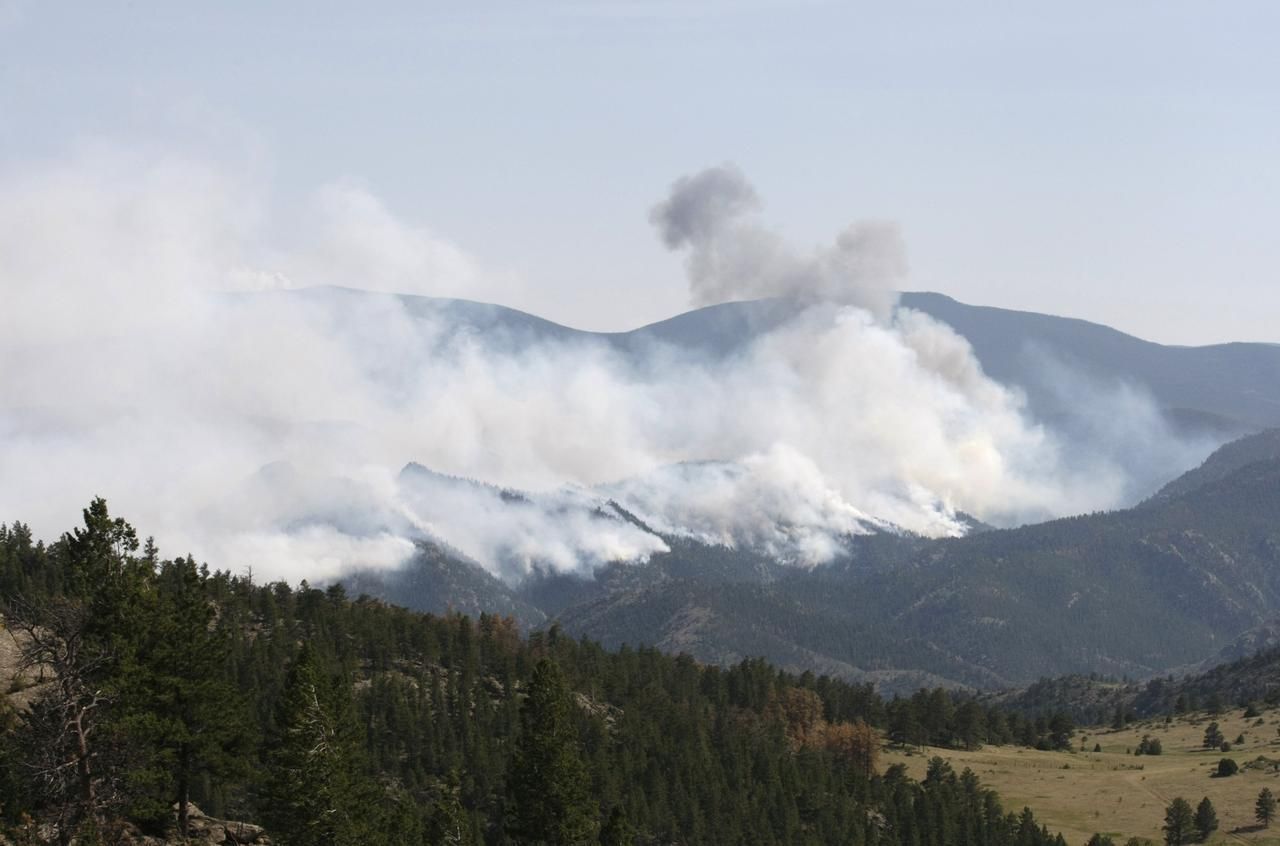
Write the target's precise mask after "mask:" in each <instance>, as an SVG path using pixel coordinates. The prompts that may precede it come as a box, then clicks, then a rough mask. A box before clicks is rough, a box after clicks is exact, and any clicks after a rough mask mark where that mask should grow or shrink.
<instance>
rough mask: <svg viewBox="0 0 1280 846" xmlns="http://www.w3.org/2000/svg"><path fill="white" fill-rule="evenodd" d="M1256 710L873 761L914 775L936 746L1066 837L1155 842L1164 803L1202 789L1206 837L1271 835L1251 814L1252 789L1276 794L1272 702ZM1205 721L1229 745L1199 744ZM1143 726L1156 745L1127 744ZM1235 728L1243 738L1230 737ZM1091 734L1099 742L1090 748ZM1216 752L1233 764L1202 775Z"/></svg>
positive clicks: (1259, 840) (1278, 751)
mask: <svg viewBox="0 0 1280 846" xmlns="http://www.w3.org/2000/svg"><path fill="white" fill-rule="evenodd" d="M1261 720H1262V724H1261V725H1257V724H1256V723H1257V722H1258V719H1257V718H1252V719H1245V717H1244V716H1243V709H1239V708H1236V709H1232V710H1231V711H1228V712H1224V713H1222V714H1220V715H1218V716H1217V717H1209V716H1207V715H1204V714H1196V715H1191V716H1188V717H1180V718H1176V719H1175V720H1174V721H1173V722H1172V723H1170V724H1166V723H1165V722H1164V720H1163V719H1160V720H1152V721H1147V722H1143V723H1137V724H1134V725H1131V726H1129V727H1128V728H1126V729H1123V730H1121V731H1111V730H1104V731H1098V730H1089V729H1085V730H1082V731H1081V732H1080V733H1079V734H1077V736H1076V751H1074V752H1039V751H1036V750H1034V749H1019V748H1014V747H994V746H992V747H986V748H983V749H980V750H978V751H975V752H964V751H955V750H949V749H935V748H932V747H926V748H925V749H923V750H912V751H904V750H899V749H889V750H886V752H885V755H884V757H883V759H882V766H887V765H889V764H894V763H902V764H905V765H906V766H907V768H908V770H909V771H910V773H911V774H912V775H913V776H915V777H917V778H919V777H923V776H924V771H925V767H926V765H927V763H928V760H929V758H931V757H933V756H934V755H937V756H939V757H942V758H945V759H947V760H948V761H949V762H950V763H951V765H952V766H953V767H954V768H955V769H956V772H960V771H961V770H963V769H964V768H965V767H969V768H970V769H972V770H973V771H974V772H975V773H976V774H977V775H978V777H979V778H981V779H982V781H983V782H984V783H985V784H987V785H989V786H990V787H992V788H994V789H995V790H996V791H998V792H999V793H1000V795H1001V797H1002V798H1003V799H1004V803H1005V806H1006V810H1014V811H1016V810H1020V809H1021V808H1022V807H1023V806H1024V805H1025V806H1028V807H1030V808H1031V809H1032V810H1033V811H1034V812H1035V814H1036V818H1037V819H1039V820H1042V821H1043V822H1044V823H1046V824H1047V825H1048V826H1049V828H1050V829H1052V830H1055V831H1060V832H1062V834H1063V835H1064V836H1065V837H1066V839H1067V842H1068V843H1071V844H1073V846H1074V844H1083V843H1084V842H1085V841H1086V840H1088V839H1089V837H1090V835H1092V834H1093V833H1094V832H1103V833H1107V834H1111V835H1113V836H1115V835H1122V836H1123V837H1124V838H1127V837H1131V836H1134V835H1137V836H1139V837H1149V838H1151V839H1152V840H1154V841H1156V842H1157V843H1163V842H1164V841H1163V837H1162V834H1161V831H1160V826H1161V825H1163V823H1164V809H1165V807H1166V806H1167V805H1168V804H1169V802H1170V801H1171V800H1172V799H1173V798H1174V797H1176V796H1181V797H1183V798H1184V799H1186V800H1187V801H1188V802H1190V803H1191V805H1192V807H1195V805H1196V804H1197V803H1199V801H1200V799H1201V798H1202V797H1205V796H1208V797H1209V799H1210V801H1212V802H1213V805H1214V807H1215V808H1216V809H1217V812H1218V823H1219V826H1220V830H1219V832H1218V834H1217V835H1215V836H1214V838H1213V839H1212V840H1211V841H1210V842H1211V843H1255V844H1280V821H1278V822H1273V823H1272V827H1271V828H1270V829H1269V830H1260V829H1258V828H1257V827H1256V825H1255V823H1254V817H1253V813H1254V801H1255V800H1256V799H1257V796H1258V791H1260V790H1261V789H1262V788H1264V787H1270V788H1271V791H1272V792H1273V793H1275V794H1276V795H1277V796H1280V770H1277V766H1278V765H1280V734H1278V733H1277V732H1278V730H1280V712H1278V711H1274V710H1272V711H1265V712H1263V714H1262V717H1261ZM1214 721H1216V722H1217V723H1218V725H1219V726H1220V727H1221V731H1222V733H1223V735H1225V736H1226V738H1227V740H1228V741H1230V742H1231V743H1232V749H1231V751H1230V752H1227V753H1223V752H1221V751H1217V750H1212V751H1211V750H1206V749H1204V748H1203V746H1202V743H1203V739H1204V730H1205V727H1206V726H1208V725H1209V723H1210V722H1214ZM1144 734H1149V735H1151V736H1152V737H1153V738H1158V739H1159V740H1160V742H1161V745H1162V746H1163V754H1161V755H1141V756H1134V755H1131V754H1129V752H1128V750H1131V749H1136V748H1137V747H1138V743H1139V742H1140V741H1141V739H1142V736H1143V735H1144ZM1240 734H1244V735H1245V741H1244V742H1243V743H1241V744H1236V743H1235V742H1234V741H1235V739H1236V738H1237V737H1238V736H1239V735H1240ZM1095 744H1098V745H1100V746H1101V747H1102V751H1101V752H1093V751H1092V750H1093V748H1094V745H1095ZM1224 757H1229V758H1234V759H1235V761H1236V762H1237V763H1238V764H1239V765H1240V768H1241V769H1240V773H1239V774H1238V775H1235V776H1232V777H1230V778H1214V777H1212V774H1213V773H1214V772H1215V771H1216V770H1217V766H1218V761H1219V760H1220V759H1222V758H1224ZM1259 759H1263V760H1259ZM1255 762H1256V763H1255ZM1121 842H1122V841H1121Z"/></svg>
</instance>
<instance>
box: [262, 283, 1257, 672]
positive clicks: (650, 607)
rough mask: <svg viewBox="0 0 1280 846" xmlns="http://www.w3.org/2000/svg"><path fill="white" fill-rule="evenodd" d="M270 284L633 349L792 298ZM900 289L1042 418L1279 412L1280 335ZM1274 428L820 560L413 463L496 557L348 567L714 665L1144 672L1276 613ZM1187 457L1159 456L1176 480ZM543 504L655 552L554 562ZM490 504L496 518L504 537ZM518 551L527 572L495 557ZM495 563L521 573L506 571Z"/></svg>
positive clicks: (688, 339)
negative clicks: (413, 291)
mask: <svg viewBox="0 0 1280 846" xmlns="http://www.w3.org/2000/svg"><path fill="white" fill-rule="evenodd" d="M279 296H287V297H302V298H305V299H307V300H309V301H311V302H313V303H316V304H319V305H320V307H321V308H323V309H327V310H328V312H329V313H330V314H331V315H332V319H334V320H341V319H343V317H344V315H345V314H346V313H347V312H350V311H352V310H354V309H365V310H372V313H373V314H374V315H375V316H376V313H377V309H378V308H379V307H381V305H386V304H393V305H394V304H397V303H398V304H403V306H404V309H405V312H404V313H407V314H409V315H410V317H411V319H417V320H421V321H423V324H422V335H423V337H424V339H427V340H425V341H424V343H447V342H448V340H447V339H448V338H457V337H466V338H467V339H469V341H473V342H474V343H477V344H481V345H484V346H486V347H493V348H504V349H514V350H518V349H520V348H523V347H527V346H528V345H533V344H538V343H543V342H547V341H555V342H557V343H565V344H574V343H584V344H605V345H608V346H610V347H611V348H613V349H615V350H618V351H620V352H623V353H625V354H635V355H638V356H639V355H643V351H644V350H645V349H647V348H650V347H652V346H653V345H655V344H668V345H675V346H678V347H684V348H695V349H697V350H698V351H700V352H701V353H703V354H706V355H716V356H720V355H732V354H733V353H734V351H735V350H737V349H739V348H741V346H742V345H743V344H744V343H747V342H749V341H750V339H751V338H752V337H754V336H755V335H756V334H758V333H760V332H764V331H767V329H768V328H769V327H771V326H774V325H777V324H778V323H779V322H781V321H784V320H786V319H787V317H788V316H789V315H790V314H792V313H794V311H795V310H796V309H797V308H799V306H798V305H797V304H795V303H790V302H787V301H781V300H771V301H760V302H747V303H729V304H724V305H720V306H713V307H710V308H706V309H699V310H697V311H692V312H689V313H687V314H683V315H680V316H678V317H675V318H672V319H671V320H667V321H662V322H660V323H656V324H652V325H650V326H646V327H642V328H640V329H637V330H634V331H632V332H626V333H615V334H597V333H587V332H580V331H578V330H574V329H571V328H568V327H564V326H560V325H559V324H555V323H551V322H549V321H545V320H542V319H540V318H536V317H533V316H531V315H527V314H523V313H522V312H518V311H514V310H512V309H505V308H502V307H499V306H490V305H483V304H479V303H470V302H466V301H459V300H435V299H429V298H421V297H394V296H392V295H377V294H366V293H362V292H354V291H345V290H340V289H319V290H311V291H301V292H290V293H287V294H282V295H279ZM903 305H904V306H907V307H912V308H919V309H921V310H923V311H926V312H929V313H930V314H933V315H934V316H935V317H937V318H939V319H941V320H943V321H945V322H947V323H949V324H950V325H952V326H953V327H954V328H955V329H956V330H957V331H958V332H959V333H961V334H962V335H964V336H965V337H966V338H968V339H969V341H970V343H971V344H972V345H973V347H974V350H975V352H976V354H977V355H978V357H979V358H980V359H981V361H982V364H983V366H984V368H985V369H986V370H987V372H988V373H990V374H991V375H992V376H994V377H995V378H997V379H999V380H1001V381H1003V382H1005V383H1007V384H1010V385H1014V386H1017V387H1019V388H1021V389H1022V390H1023V391H1024V392H1025V393H1026V394H1027V396H1028V398H1029V401H1030V403H1031V408H1032V409H1033V411H1034V412H1035V413H1036V414H1037V415H1038V416H1041V417H1042V419H1045V420H1048V421H1053V420H1055V419H1058V418H1061V417H1063V416H1070V415H1071V414H1073V413H1074V410H1073V409H1072V407H1071V404H1072V390H1075V389H1083V388H1081V385H1082V384H1086V383H1098V384H1103V385H1130V386H1137V387H1138V388H1139V389H1140V390H1142V391H1145V392H1146V393H1147V394H1149V395H1150V396H1151V397H1153V398H1154V399H1155V400H1156V402H1157V403H1158V404H1159V405H1160V406H1162V407H1163V408H1164V409H1166V411H1168V412H1170V413H1171V414H1173V415H1174V417H1175V418H1176V420H1177V421H1179V422H1181V423H1182V424H1183V425H1185V426H1189V427H1192V428H1198V429H1199V430H1200V431H1204V430H1205V429H1210V430H1213V431H1214V432H1216V433H1217V434H1216V437H1225V436H1226V433H1228V432H1232V431H1237V430H1248V431H1252V430H1256V429H1259V428H1261V427H1264V426H1267V425H1274V424H1276V423H1277V422H1280V411H1278V410H1280V347H1276V346H1269V345H1265V344H1230V345H1223V346H1217V347H1200V348H1187V347H1166V346H1161V345H1158V344H1151V343H1148V342H1145V341H1141V340H1139V339H1137V338H1133V337H1131V336H1127V335H1124V334H1122V333H1119V332H1116V331H1114V330H1111V329H1108V328H1106V327H1102V326H1097V325H1095V324H1089V323H1086V322H1083V321H1077V320H1066V319H1062V318H1056V317H1049V316H1045V315H1035V314H1026V313H1020V312H1012V311H1005V310H1001V309H987V308H979V307H973V306H966V305H963V304H960V303H957V302H955V301H954V300H950V299H948V298H946V297H942V296H940V295H936V294H908V295H905V296H904V297H903ZM401 317H402V315H401V313H400V311H399V310H398V309H397V317H396V319H400V318H401ZM442 339H443V340H442ZM1064 373H1067V374H1074V375H1072V376H1071V377H1070V379H1068V381H1069V382H1070V383H1071V384H1070V385H1069V386H1067V387H1068V388H1070V389H1069V390H1064V386H1063V385H1058V384H1053V382H1054V380H1055V379H1059V378H1066V377H1064V376H1063V374H1064ZM1086 387H1087V386H1086ZM1077 401H1078V402H1084V400H1081V399H1079V398H1077ZM1274 439H1275V435H1274V433H1272V434H1263V435H1259V436H1257V437H1256V438H1253V439H1250V440H1246V441H1243V442H1240V443H1237V444H1235V445H1233V446H1230V447H1227V448H1226V449H1224V450H1222V451H1220V452H1218V453H1216V454H1215V455H1214V456H1212V457H1211V458H1210V459H1209V460H1208V461H1207V462H1205V464H1204V466H1202V467H1201V468H1198V469H1197V470H1195V471H1193V472H1192V473H1191V474H1188V475H1187V476H1185V477H1183V478H1182V479H1179V480H1176V481H1174V482H1172V483H1171V484H1169V485H1168V486H1166V487H1165V488H1164V490H1162V491H1161V492H1160V494H1158V495H1157V496H1155V497H1153V498H1152V499H1150V500H1149V501H1148V502H1146V503H1145V504H1143V505H1142V506H1141V507H1136V508H1133V509H1130V510H1126V511H1120V512H1115V513H1108V514H1094V515H1087V516H1081V517H1074V518H1069V519H1063V520H1056V521H1053V522H1050V523H1045V524H1041V525H1036V526H1027V527H1023V528H1018V529H1012V530H989V531H974V532H972V533H971V534H970V536H969V537H966V538H962V539H953V540H927V539H923V538H920V537H915V536H912V535H910V534H907V533H899V532H893V531H872V533H871V534H869V535H866V536H856V537H849V538H846V539H845V541H846V544H845V545H846V547H847V553H846V554H843V555H840V556H839V557H837V558H836V560H834V561H833V562H831V563H830V564H828V565H825V566H821V567H817V568H807V567H800V566H787V565H785V564H783V563H781V562H779V561H777V560H775V559H774V558H772V557H770V556H769V555H767V554H764V552H763V551H762V550H759V549H755V550H752V549H742V548H738V549H734V548H729V547H725V546H717V545H715V544H713V543H709V542H707V541H705V540H698V539H696V538H691V537H686V536H678V535H673V534H671V533H665V534H664V533H662V532H658V531H655V530H654V529H653V528H651V527H649V526H647V525H645V524H644V522H643V520H642V519H641V518H638V517H637V516H636V515H634V514H630V513H628V512H626V511H625V510H624V509H622V508H620V507H618V506H617V504H616V503H612V502H609V500H608V494H607V493H603V492H600V491H595V492H577V493H575V492H572V491H567V492H552V493H550V494H538V495H537V496H536V497H534V496H533V495H530V494H525V493H522V492H518V491H502V490H499V489H496V488H489V487H488V486H484V485H481V484H479V483H472V482H469V481H467V480H454V479H449V478H448V477H441V476H439V475H438V474H431V473H430V472H429V471H426V470H423V469H422V468H419V470H420V471H421V472H420V473H418V475H417V477H416V478H417V481H416V482H414V483H413V484H421V485H422V486H423V491H424V493H423V494H422V499H421V501H422V502H423V503H424V507H427V506H429V507H432V508H437V509H443V510H442V511H441V512H440V513H441V514H442V515H443V517H447V516H449V515H448V514H447V513H446V512H447V510H448V509H449V508H450V507H451V506H450V499H449V498H450V497H456V496H465V497H472V498H480V499H483V500H484V502H485V504H486V506H485V508H484V509H480V510H479V511H478V512H477V513H480V514H483V515H484V520H485V521H486V522H485V523H484V525H481V526H478V527H477V528H476V532H477V533H478V534H477V537H479V541H478V542H479V543H482V544H487V546H485V549H484V550H483V552H484V554H481V553H479V552H476V551H475V549H476V547H475V545H474V544H473V545H472V546H471V547H467V544H466V543H464V542H459V544H458V545H459V546H462V547H467V548H468V549H470V550H471V551H469V552H463V551H461V550H458V549H452V548H449V547H446V546H444V545H443V544H440V543H438V542H436V541H435V540H434V539H432V538H431V537H429V536H428V537H424V538H419V539H418V540H420V541H421V542H422V543H423V545H422V547H421V549H422V552H421V554H420V555H419V556H418V557H417V558H416V559H415V560H414V561H413V562H412V563H411V564H410V565H409V566H408V567H407V568H405V570H404V571H403V572H396V573H385V572H384V573H379V574H376V575H370V574H365V575H363V576H361V577H360V579H362V580H363V581H361V582H360V583H358V584H353V585H352V587H355V588H357V589H360V590H369V591H370V592H376V593H378V594H379V595H382V596H384V597H386V598H388V599H390V600H392V601H395V602H397V603H404V604H406V605H410V606H411V607H416V608H423V609H427V610H442V609H443V608H447V607H454V608H456V609H458V610H468V611H478V610H489V611H494V612H498V613H504V614H513V615H514V616H516V617H517V618H519V619H520V620H521V621H522V622H524V623H525V624H526V625H533V626H536V625H540V624H541V622H542V621H543V620H544V619H546V620H549V619H553V618H554V619H556V620H558V621H559V623H560V624H561V626H562V627H563V628H565V629H566V630H568V631H570V632H572V633H574V634H585V635H588V636H590V637H593V638H596V639H599V640H601V641H603V642H605V643H606V644H610V645H617V644H620V643H623V642H626V643H632V644H640V643H645V644H651V645H658V646H661V647H662V648H665V649H670V650H674V651H685V652H689V653H690V654H692V655H694V656H695V657H697V658H699V659H701V660H704V661H708V662H716V663H722V662H730V661H733V660H736V659H737V658H739V657H741V656H744V655H762V656H764V657H766V658H768V659H770V660H771V661H773V662H774V663H777V664H779V665H782V666H785V667H787V668H790V669H797V670H800V669H817V670H822V671H824V672H831V673H833V674H836V675H840V676H842V677H846V678H856V679H867V680H874V681H877V682H880V683H882V684H883V685H885V686H886V687H889V688H891V689H892V688H894V687H898V688H899V689H900V688H901V687H904V686H907V685H913V684H914V683H916V682H917V681H921V680H927V681H928V682H929V683H946V684H955V685H966V686H972V687H977V688H984V689H997V688H1001V687H1008V686H1016V685H1022V684H1027V683H1030V682H1032V681H1034V680H1035V679H1037V678H1040V677H1042V676H1046V675H1062V674H1069V673H1084V674H1088V673H1102V674H1107V675H1112V676H1121V675H1129V676H1134V677H1147V676H1150V675H1153V674H1157V673H1163V672H1166V671H1168V670H1170V669H1171V668H1176V667H1184V666H1188V665H1192V664H1195V663H1197V662H1200V661H1204V660H1206V659H1208V658H1210V657H1211V656H1213V655H1214V654H1215V653H1217V652H1218V651H1219V650H1221V649H1222V648H1223V647H1224V646H1226V645H1227V644H1229V643H1230V642H1231V641H1232V640H1233V639H1234V638H1236V637H1237V636H1239V635H1240V634H1241V633H1243V632H1245V631H1247V630H1250V629H1252V628H1254V627H1257V626H1259V625H1262V624H1263V623H1265V622H1266V621H1268V620H1270V619H1272V618H1274V617H1276V616H1277V615H1280V524H1278V523H1277V520H1276V516H1277V515H1280V456H1277V455H1276V451H1275V449H1274ZM1258 459H1261V460H1258ZM1180 469H1181V468H1176V467H1166V468H1163V470H1164V473H1165V478H1168V477H1170V476H1173V475H1174V474H1175V473H1176V472H1177V471H1178V470H1180ZM410 475H413V474H410ZM403 481H404V480H402V483H403ZM463 510H464V511H465V510H466V509H463ZM495 521H497V522H496V523H495ZM530 521H539V522H536V525H537V526H539V527H545V526H552V527H556V526H569V527H571V526H572V525H574V524H578V525H581V524H582V523H583V521H586V522H588V523H591V524H592V525H595V523H594V521H608V524H609V526H610V528H611V529H612V528H614V527H616V528H617V529H618V531H619V532H621V533H623V534H626V535H627V536H628V538H629V539H630V541H633V542H639V543H640V544H641V545H645V544H647V546H645V547H644V548H645V549H647V550H648V551H647V552H646V553H644V554H643V555H637V556H634V557H633V558H631V559H629V560H630V563H626V562H623V561H619V560H618V559H616V558H603V559H600V560H597V561H595V562H594V563H593V564H592V566H591V567H590V568H582V567H564V566H559V565H557V564H556V562H554V561H551V560H549V559H548V560H545V561H544V560H541V559H539V557H538V556H539V555H542V554H544V553H543V552H539V551H537V550H534V551H533V552H530V551H529V544H527V543H524V542H523V540H522V538H525V537H529V534H528V531H529V530H528V529H527V528H526V527H527V526H530V525H535V523H533V522H530ZM499 523H500V524H501V527H502V528H503V531H505V532H506V534H499V535H497V536H496V537H497V541H496V542H495V541H494V538H495V534H494V527H495V525H497V524H499ZM977 528H985V527H977ZM522 533H524V534H522ZM481 534H483V537H480V535H481ZM562 540H563V541H564V543H563V544H559V545H558V546H559V548H564V549H570V550H572V551H573V554H574V555H581V554H584V550H585V548H584V547H581V546H575V544H577V543H579V542H580V541H581V537H580V536H571V535H565V536H564V537H563V538H562ZM633 546H634V544H633ZM546 554H551V553H546ZM478 560H484V562H485V567H484V568H482V567H480V566H479V565H478V564H477V563H476V562H477V561H478ZM506 561H510V562H511V563H512V566H513V567H516V569H515V570H509V571H508V570H502V568H503V567H506V566H507V564H505V563H503V562H506ZM495 562H496V563H495ZM610 562H613V563H610ZM495 567H497V568H498V569H499V570H502V572H503V573H504V576H505V575H509V574H510V573H512V572H514V573H516V574H517V578H506V579H505V581H503V580H499V579H497V578H494V576H493V575H491V573H492V572H493V571H494V569H495ZM486 568H487V570H486ZM575 569H576V570H578V571H579V572H583V571H592V572H593V575H592V576H591V577H582V576H578V575H574V574H573V572H571V571H573V570H575Z"/></svg>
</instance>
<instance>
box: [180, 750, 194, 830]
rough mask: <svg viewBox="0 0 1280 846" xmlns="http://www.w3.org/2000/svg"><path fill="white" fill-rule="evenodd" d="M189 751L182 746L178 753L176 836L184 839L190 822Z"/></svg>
mask: <svg viewBox="0 0 1280 846" xmlns="http://www.w3.org/2000/svg"><path fill="white" fill-rule="evenodd" d="M190 761H191V750H190V749H188V748H187V746H186V744H183V746H182V748H181V750H180V751H179V752H178V836H179V837H181V838H184V839H185V838H186V836H187V825H188V823H189V822H190V818H189V815H190V804H191V778H190V775H189V771H190V769H191V767H190Z"/></svg>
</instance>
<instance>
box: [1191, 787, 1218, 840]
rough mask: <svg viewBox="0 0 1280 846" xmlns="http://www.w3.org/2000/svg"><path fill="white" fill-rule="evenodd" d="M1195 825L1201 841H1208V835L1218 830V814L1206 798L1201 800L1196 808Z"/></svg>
mask: <svg viewBox="0 0 1280 846" xmlns="http://www.w3.org/2000/svg"><path fill="white" fill-rule="evenodd" d="M1195 824H1196V831H1197V832H1199V834H1200V839H1201V840H1208V839H1209V835H1211V834H1213V833H1214V832H1215V831H1217V830H1218V812H1217V811H1215V810H1214V808H1213V803H1212V802H1210V801H1209V797H1208V796H1206V797H1204V798H1203V799H1201V800H1200V804H1199V805H1197V806H1196V818H1195Z"/></svg>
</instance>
